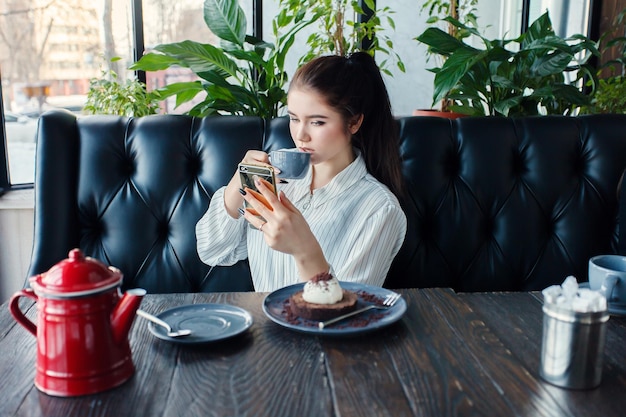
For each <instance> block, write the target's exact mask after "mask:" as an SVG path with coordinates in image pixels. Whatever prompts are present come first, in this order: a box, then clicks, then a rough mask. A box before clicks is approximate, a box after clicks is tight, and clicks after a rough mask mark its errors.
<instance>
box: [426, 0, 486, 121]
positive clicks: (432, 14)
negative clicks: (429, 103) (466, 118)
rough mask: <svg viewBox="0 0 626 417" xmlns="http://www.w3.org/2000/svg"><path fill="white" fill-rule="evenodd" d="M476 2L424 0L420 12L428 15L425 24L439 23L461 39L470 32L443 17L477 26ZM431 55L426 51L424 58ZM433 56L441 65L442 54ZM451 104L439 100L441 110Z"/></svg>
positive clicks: (472, 0) (446, 100)
mask: <svg viewBox="0 0 626 417" xmlns="http://www.w3.org/2000/svg"><path fill="white" fill-rule="evenodd" d="M477 4H478V0H450V1H444V0H426V1H425V2H424V4H422V7H421V9H420V13H426V14H427V15H428V19H427V20H426V24H427V25H435V26H437V25H440V26H441V27H443V28H444V29H445V32H447V33H448V35H450V36H452V37H453V38H455V39H458V40H463V39H465V38H467V37H469V36H471V33H470V32H469V31H468V30H465V29H463V28H459V27H458V26H456V25H454V24H452V23H450V22H448V21H446V20H444V19H445V18H447V17H451V18H453V19H456V20H458V21H459V22H461V23H463V24H464V25H466V26H469V27H474V28H478V22H477V17H476V5H477ZM433 55H434V54H432V53H428V54H427V59H426V60H427V61H429V60H430V58H431V57H432V56H433ZM435 56H436V57H437V58H439V65H440V66H441V65H443V63H444V62H445V57H444V56H443V55H435ZM452 104H453V102H452V100H448V99H446V98H443V99H442V100H441V101H440V107H441V111H442V112H447V111H449V110H450V106H451V105H452Z"/></svg>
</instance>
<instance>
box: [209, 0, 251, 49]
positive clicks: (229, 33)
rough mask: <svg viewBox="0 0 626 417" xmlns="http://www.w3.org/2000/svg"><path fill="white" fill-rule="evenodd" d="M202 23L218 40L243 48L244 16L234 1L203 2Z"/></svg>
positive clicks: (245, 25) (245, 26)
mask: <svg viewBox="0 0 626 417" xmlns="http://www.w3.org/2000/svg"><path fill="white" fill-rule="evenodd" d="M204 21H205V22H206V24H207V26H208V27H209V29H211V32H213V33H214V34H215V36H217V37H218V38H220V39H223V40H225V41H227V42H232V43H234V44H237V45H239V46H241V47H243V43H244V40H245V36H246V29H247V24H248V23H247V21H246V15H245V13H244V12H243V10H242V9H241V7H240V6H239V2H238V1H236V0H204Z"/></svg>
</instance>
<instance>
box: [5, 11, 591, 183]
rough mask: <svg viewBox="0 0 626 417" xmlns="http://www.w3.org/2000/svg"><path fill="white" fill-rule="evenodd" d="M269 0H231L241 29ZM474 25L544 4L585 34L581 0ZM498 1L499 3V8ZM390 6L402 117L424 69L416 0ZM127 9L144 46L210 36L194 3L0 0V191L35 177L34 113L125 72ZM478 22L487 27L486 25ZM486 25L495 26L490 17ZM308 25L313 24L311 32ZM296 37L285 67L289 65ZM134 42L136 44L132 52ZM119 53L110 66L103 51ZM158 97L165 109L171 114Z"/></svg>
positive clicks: (498, 27)
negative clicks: (241, 17) (107, 75)
mask: <svg viewBox="0 0 626 417" xmlns="http://www.w3.org/2000/svg"><path fill="white" fill-rule="evenodd" d="M277 3H278V1H277V0H240V4H241V5H242V8H243V9H244V11H245V13H246V15H247V16H248V26H249V30H248V33H252V31H253V28H252V26H253V22H254V18H255V16H254V13H255V12H256V13H258V12H260V13H261V14H262V16H261V18H259V19H258V22H259V23H262V26H263V27H264V28H265V30H264V33H263V35H261V36H262V37H264V38H265V40H268V41H271V39H269V38H268V37H269V34H270V33H271V30H270V28H271V21H272V19H273V17H274V15H275V14H276V13H277ZM479 3H480V6H479V10H478V14H479V23H481V22H483V24H484V25H485V26H488V30H490V31H493V32H490V33H489V34H488V35H487V36H489V37H491V36H503V35H502V34H503V33H510V34H517V33H519V31H520V30H521V28H522V24H521V23H520V22H522V21H523V11H524V10H526V11H527V12H528V16H529V19H530V21H532V20H534V19H535V18H536V17H537V16H539V14H540V13H541V12H542V11H543V10H545V9H546V8H548V9H549V10H550V12H551V17H552V20H553V22H554V25H555V28H556V30H557V33H560V34H561V33H562V32H563V31H565V33H567V34H571V33H586V32H587V31H586V28H587V27H588V22H587V20H588V16H589V14H590V12H589V9H590V6H589V4H590V3H591V2H590V1H589V0H571V1H568V0H516V1H512V2H500V1H496V0H484V1H483V0H481V1H480V2H479ZM503 3H504V4H503ZM377 4H379V5H380V6H381V7H385V6H388V7H390V8H391V9H392V10H394V11H395V14H394V15H393V19H394V21H395V23H396V29H395V31H394V33H393V34H392V35H391V37H392V39H393V42H394V46H395V49H396V51H397V52H398V53H399V54H400V55H401V56H402V58H403V61H404V63H405V64H406V66H407V68H408V69H409V70H408V71H407V73H404V74H402V73H399V72H398V73H397V75H394V77H393V78H389V77H387V78H386V82H387V86H388V88H389V93H390V96H391V100H392V105H393V108H394V112H395V113H396V114H397V115H398V116H404V115H408V114H411V111H412V110H413V109H414V108H419V107H429V106H430V105H431V104H432V103H431V95H432V94H431V92H432V74H431V73H429V72H428V71H427V70H426V67H428V66H430V64H426V63H425V59H424V52H425V50H424V49H423V48H422V46H420V45H418V44H417V43H416V41H415V40H414V38H415V37H416V36H417V35H418V34H419V33H421V31H422V30H423V29H424V28H425V20H426V16H424V15H420V13H419V9H420V3H419V2H416V1H415V0H393V1H392V0H377ZM133 6H141V7H137V9H138V10H140V11H141V13H139V14H138V16H139V19H142V20H138V21H143V26H142V28H143V32H141V33H142V34H143V39H142V40H143V45H145V48H146V49H147V50H149V49H150V48H151V47H154V46H155V45H157V44H160V43H170V42H176V41H181V40H184V39H192V40H196V41H199V42H205V43H211V42H212V38H213V35H212V34H211V32H210V31H209V30H208V29H207V27H206V25H205V23H204V20H203V13H202V9H203V0H179V1H172V0H132V1H128V0H101V1H96V2H94V1H91V0H56V1H44V0H3V1H2V2H1V3H0V81H1V84H0V95H1V98H2V100H0V115H2V114H4V117H3V119H2V120H1V121H2V123H0V140H1V141H2V144H1V145H2V146H0V193H1V192H2V191H1V190H2V189H6V188H8V187H20V186H30V185H29V184H30V183H32V181H33V179H34V155H35V132H36V126H37V118H38V117H39V115H40V114H41V113H42V112H43V111H45V110H47V109H50V108H65V109H68V110H69V111H72V112H75V113H78V114H80V111H81V108H82V105H83V104H84V102H85V99H86V94H87V91H88V89H89V80H90V79H91V78H93V77H99V76H101V72H102V71H103V70H106V69H111V70H113V71H115V72H116V73H117V74H118V77H119V78H120V79H121V80H124V79H125V78H126V77H129V76H133V74H132V73H131V72H129V71H128V70H127V69H126V68H127V67H128V66H129V65H130V64H131V63H132V62H133V61H134V60H135V56H134V54H133V51H134V48H135V37H136V36H135V31H134V27H133V25H134V22H135V21H136V20H135V18H134V14H133ZM487 22H489V24H488V25H487ZM492 22H494V23H492ZM312 30H313V29H312ZM304 42H305V39H297V40H296V45H295V46H294V47H293V48H292V52H291V54H290V57H288V58H289V59H290V60H292V61H293V62H290V63H288V64H287V65H286V68H287V69H288V70H289V71H293V70H294V69H295V62H296V61H297V51H298V46H297V44H304ZM141 48H143V46H140V47H139V49H138V50H141ZM116 56H117V57H121V60H120V61H117V62H111V61H110V59H111V58H112V57H116ZM192 77H194V75H193V74H191V73H190V72H189V71H187V70H185V69H170V70H168V71H164V72H163V73H150V74H147V80H146V81H147V85H148V88H149V89H154V88H159V87H160V86H162V85H164V84H165V83H170V82H174V81H180V80H188V79H190V78H192ZM186 110H187V108H175V107H174V103H173V102H172V101H168V102H167V103H165V111H167V112H169V113H180V112H184V111H186Z"/></svg>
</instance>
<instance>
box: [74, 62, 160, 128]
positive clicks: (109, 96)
mask: <svg viewBox="0 0 626 417" xmlns="http://www.w3.org/2000/svg"><path fill="white" fill-rule="evenodd" d="M119 59H120V58H119V57H114V58H112V59H111V62H115V61H119ZM159 102H160V97H159V94H158V92H156V91H150V92H148V91H146V86H145V84H144V83H142V82H140V81H139V80H137V79H136V78H129V79H127V80H126V82H123V83H121V82H120V81H119V80H118V75H117V73H116V72H115V71H113V70H108V71H104V70H103V71H102V76H101V77H100V78H92V79H91V80H90V81H89V91H88V92H87V101H86V103H85V106H84V107H83V111H84V112H85V113H86V114H113V115H118V116H134V117H140V116H147V115H149V114H156V113H158V112H159Z"/></svg>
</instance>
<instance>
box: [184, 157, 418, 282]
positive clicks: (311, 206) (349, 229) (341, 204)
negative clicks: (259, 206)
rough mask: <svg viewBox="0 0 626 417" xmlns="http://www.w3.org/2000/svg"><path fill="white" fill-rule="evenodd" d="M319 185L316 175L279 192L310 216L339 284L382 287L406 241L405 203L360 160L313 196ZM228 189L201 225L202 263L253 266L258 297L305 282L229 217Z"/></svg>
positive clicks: (288, 260)
mask: <svg viewBox="0 0 626 417" xmlns="http://www.w3.org/2000/svg"><path fill="white" fill-rule="evenodd" d="M311 180H312V178H311V169H309V172H308V173H307V176H306V177H304V178H302V179H300V180H289V183H288V184H279V190H282V191H284V192H285V194H286V195H287V197H288V198H289V199H290V200H291V202H292V203H293V204H294V205H295V206H296V207H297V208H298V210H300V211H301V212H302V215H303V216H304V218H305V219H306V221H307V222H308V223H309V227H310V228H311V231H312V232H313V234H314V235H315V237H316V238H317V240H318V242H319V243H320V246H321V247H322V251H323V252H324V256H325V257H326V260H327V261H328V262H329V264H330V265H331V266H332V269H333V271H334V274H335V275H336V277H337V279H339V280H340V281H351V282H360V283H364V284H369V285H376V286H382V285H383V283H384V281H385V277H386V275H387V272H388V271H389V267H390V266H391V262H392V261H393V258H394V257H395V255H396V254H397V253H398V251H399V250H400V246H401V245H402V243H403V241H404V236H405V234H406V227H407V224H406V216H405V214H404V212H403V211H402V209H401V208H400V204H399V203H398V199H397V198H396V197H395V195H393V193H392V192H391V191H389V189H388V188H387V187H386V186H384V185H383V184H381V183H380V182H379V181H377V180H376V179H375V178H374V177H373V176H372V175H370V174H369V173H368V172H367V169H366V167H365V162H364V160H363V158H362V157H361V156H360V155H358V156H357V158H356V159H355V160H354V161H353V162H352V163H351V164H350V165H349V166H348V167H346V168H345V169H344V170H343V171H341V172H340V173H339V174H338V175H336V176H335V178H333V179H332V180H331V181H330V182H329V183H328V184H327V185H325V186H324V187H322V188H320V189H318V190H315V191H314V192H313V194H311V193H310V184H311ZM224 189H225V187H222V188H220V189H219V190H218V191H217V192H215V194H214V195H213V197H212V199H211V204H210V205H209V209H208V210H207V212H206V213H205V214H204V216H202V218H201V219H200V221H199V222H198V224H197V225H196V238H197V241H198V242H197V249H198V255H199V256H200V259H201V260H202V261H203V262H205V263H206V264H208V265H233V264H234V263H235V262H237V261H239V260H242V259H245V258H249V259H248V260H249V263H250V270H251V273H252V281H253V283H254V288H255V290H256V291H274V290H276V289H278V288H282V287H285V286H287V285H291V284H295V283H297V282H300V281H301V277H300V276H299V274H298V269H297V268H296V264H295V262H294V260H293V257H292V256H291V255H289V254H285V253H282V252H278V251H275V250H273V249H272V248H270V247H269V246H268V245H267V244H266V243H265V240H264V238H263V234H262V232H260V231H258V230H256V229H253V228H251V227H249V226H248V222H247V221H246V220H245V218H244V217H243V216H241V217H240V218H238V219H233V218H232V217H231V216H230V215H228V213H227V212H226V209H225V207H224ZM320 272H322V271H320ZM308 278H310V277H305V279H308Z"/></svg>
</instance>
